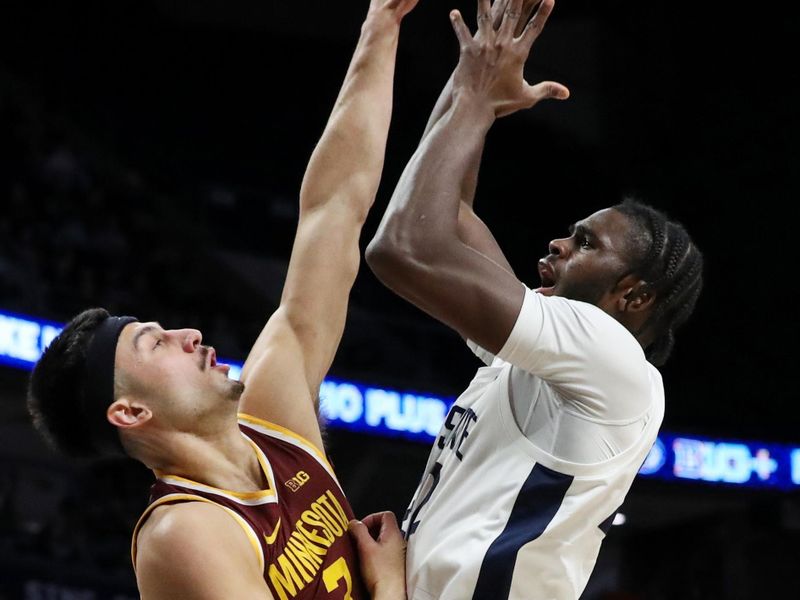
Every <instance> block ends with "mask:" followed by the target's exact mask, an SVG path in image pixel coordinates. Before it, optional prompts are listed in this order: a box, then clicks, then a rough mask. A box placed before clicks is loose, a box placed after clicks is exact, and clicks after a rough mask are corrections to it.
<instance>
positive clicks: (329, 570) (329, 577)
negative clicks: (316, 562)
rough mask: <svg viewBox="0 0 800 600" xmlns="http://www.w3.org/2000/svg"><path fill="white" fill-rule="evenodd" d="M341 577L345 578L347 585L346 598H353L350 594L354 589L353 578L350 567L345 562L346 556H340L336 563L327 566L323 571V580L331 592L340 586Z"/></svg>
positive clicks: (350, 599)
mask: <svg viewBox="0 0 800 600" xmlns="http://www.w3.org/2000/svg"><path fill="white" fill-rule="evenodd" d="M340 579H344V584H345V587H346V589H345V592H344V600H353V597H352V596H351V595H350V593H351V592H352V591H353V579H352V577H350V569H348V568H347V562H345V560H344V556H342V557H339V559H338V560H337V561H336V562H335V563H333V564H332V565H330V566H329V567H326V568H325V570H324V571H323V572H322V581H323V583H324V584H325V589H326V590H328V591H329V592H332V591H333V590H335V589H336V588H338V587H339V580H340Z"/></svg>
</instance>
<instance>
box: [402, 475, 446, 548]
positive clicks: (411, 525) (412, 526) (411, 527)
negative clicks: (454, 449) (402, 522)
mask: <svg viewBox="0 0 800 600" xmlns="http://www.w3.org/2000/svg"><path fill="white" fill-rule="evenodd" d="M441 472H442V464H441V463H438V462H436V463H433V466H432V467H431V472H430V473H428V476H429V477H431V478H433V481H432V482H431V487H429V488H428V492H427V493H426V494H425V497H424V498H422V500H420V502H419V504H417V505H416V506H415V507H413V509H411V508H409V509H408V510H409V511H411V519H409V521H408V531H406V532H405V538H406V540H408V538H410V537H411V536H412V535H414V532H415V531H416V530H417V527H419V523H420V522H419V521H417V520H416V519H417V516H419V511H421V510H422V507H423V506H425V505H426V504H427V503H428V500H430V499H431V496H433V490H435V489H436V486H437V485H439V479H440V477H441Z"/></svg>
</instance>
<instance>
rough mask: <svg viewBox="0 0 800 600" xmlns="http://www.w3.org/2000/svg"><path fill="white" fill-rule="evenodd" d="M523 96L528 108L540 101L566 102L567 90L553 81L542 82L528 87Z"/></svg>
mask: <svg viewBox="0 0 800 600" xmlns="http://www.w3.org/2000/svg"><path fill="white" fill-rule="evenodd" d="M525 95H526V97H527V99H528V101H529V104H528V108H530V107H531V106H533V105H534V104H536V103H538V102H541V101H542V100H566V99H567V98H569V89H568V88H567V87H566V86H565V85H561V84H560V83H557V82H555V81H542V82H541V83H537V84H536V85H529V86H528V88H527V90H526V94H525Z"/></svg>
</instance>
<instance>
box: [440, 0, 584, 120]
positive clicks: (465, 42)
mask: <svg viewBox="0 0 800 600" xmlns="http://www.w3.org/2000/svg"><path fill="white" fill-rule="evenodd" d="M554 4H555V2H554V0H541V2H539V3H538V7H537V8H536V10H535V12H533V13H532V14H531V11H533V10H534V6H535V5H536V3H535V2H531V1H530V0H497V1H496V2H495V6H494V7H493V6H492V5H491V3H490V0H478V31H477V32H476V34H475V36H473V35H472V34H471V33H470V30H469V29H468V28H467V26H466V25H465V23H464V20H463V18H462V16H461V13H460V12H459V11H458V10H454V11H452V12H451V13H450V17H451V20H452V23H453V29H454V30H455V32H456V36H457V37H458V42H459V46H460V48H461V56H460V58H459V63H458V67H456V71H455V73H454V76H453V91H454V93H457V92H458V91H463V92H466V93H468V94H471V95H474V96H478V97H479V98H481V99H482V100H484V101H486V102H488V104H489V105H490V107H491V109H492V110H493V111H494V115H495V116H496V117H502V116H505V115H508V114H511V113H513V112H516V111H518V110H520V109H523V108H530V107H532V106H533V105H535V104H536V103H538V102H540V101H541V100H545V99H547V98H557V99H565V98H567V97H569V90H568V89H567V88H566V87H565V86H563V85H561V84H560V83H556V82H553V81H543V82H541V83H538V84H536V85H530V84H528V82H527V81H525V78H524V76H523V68H524V66H525V61H526V60H527V58H528V55H529V54H530V51H531V47H532V46H533V43H534V42H535V41H536V38H538V37H539V34H540V33H541V32H542V30H543V28H544V25H545V23H546V22H547V18H548V17H549V16H550V13H551V12H552V10H553V6H554ZM500 8H504V10H503V12H502V15H499V13H500ZM493 9H494V10H493ZM529 15H530V16H529ZM498 18H499V24H498ZM495 25H497V26H496V27H495ZM517 32H519V33H518V34H517Z"/></svg>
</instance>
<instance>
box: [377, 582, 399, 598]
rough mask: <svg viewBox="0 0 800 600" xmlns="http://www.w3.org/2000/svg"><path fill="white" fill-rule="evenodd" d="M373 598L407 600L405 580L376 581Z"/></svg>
mask: <svg viewBox="0 0 800 600" xmlns="http://www.w3.org/2000/svg"><path fill="white" fill-rule="evenodd" d="M372 598H373V600H406V598H407V596H406V584H405V581H399V582H393V583H387V582H378V583H376V584H375V588H374V589H373V590H372Z"/></svg>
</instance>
